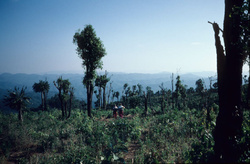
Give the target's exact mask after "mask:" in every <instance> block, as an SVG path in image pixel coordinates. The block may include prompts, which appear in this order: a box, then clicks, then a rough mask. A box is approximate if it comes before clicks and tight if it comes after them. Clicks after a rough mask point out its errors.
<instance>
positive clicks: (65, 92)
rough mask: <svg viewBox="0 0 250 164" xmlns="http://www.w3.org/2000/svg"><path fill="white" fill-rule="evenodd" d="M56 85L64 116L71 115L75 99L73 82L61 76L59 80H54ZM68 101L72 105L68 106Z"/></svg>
mask: <svg viewBox="0 0 250 164" xmlns="http://www.w3.org/2000/svg"><path fill="white" fill-rule="evenodd" d="M54 85H55V87H56V88H57V89H58V91H59V93H58V97H59V100H60V104H61V111H62V117H65V116H66V117H67V118H69V117H70V113H71V104H72V99H73V95H74V93H73V91H74V89H73V87H71V84H70V82H69V80H68V79H66V80H63V79H62V77H61V76H60V77H59V78H58V79H57V81H54ZM68 102H69V103H70V106H69V108H68Z"/></svg>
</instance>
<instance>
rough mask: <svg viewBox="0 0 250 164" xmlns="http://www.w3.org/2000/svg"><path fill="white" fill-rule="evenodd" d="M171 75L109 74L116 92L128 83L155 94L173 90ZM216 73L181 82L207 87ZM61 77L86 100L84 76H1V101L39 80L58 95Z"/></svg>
mask: <svg viewBox="0 0 250 164" xmlns="http://www.w3.org/2000/svg"><path fill="white" fill-rule="evenodd" d="M171 75H172V73H169V72H164V73H157V74H142V73H112V72H111V73H108V76H110V77H111V82H112V87H113V90H114V91H119V92H121V91H122V89H123V85H124V84H125V83H128V84H129V85H130V86H132V85H137V84H138V83H139V84H141V85H142V86H143V88H144V89H145V88H146V87H147V86H149V87H151V88H152V90H153V91H154V92H156V91H158V90H159V85H160V84H161V83H163V84H164V86H165V87H166V88H168V89H170V88H171V78H170V77H171ZM215 75H216V73H215V72H198V73H188V74H181V75H180V77H181V80H182V83H183V84H184V85H187V87H188V88H189V87H195V82H196V81H197V80H198V79H200V78H203V79H204V81H205V83H206V85H209V80H208V77H210V76H214V78H215ZM59 76H62V78H63V79H69V81H70V82H71V84H72V86H73V87H74V88H75V96H76V97H77V98H78V99H86V89H85V87H84V86H83V84H82V80H83V77H84V74H43V75H39V74H10V73H2V74H0V99H1V98H2V97H3V95H4V94H6V92H7V90H8V89H13V88H14V87H15V86H17V87H20V88H21V87H22V86H27V90H26V91H27V92H33V90H32V85H33V84H34V83H36V82H39V80H47V81H48V82H49V84H50V91H49V97H51V96H53V95H54V94H56V93H57V92H58V91H57V89H56V88H55V86H54V84H53V81H56V80H57V78H58V77H59ZM176 76H177V75H176V74H174V81H175V80H176ZM174 83H175V82H174Z"/></svg>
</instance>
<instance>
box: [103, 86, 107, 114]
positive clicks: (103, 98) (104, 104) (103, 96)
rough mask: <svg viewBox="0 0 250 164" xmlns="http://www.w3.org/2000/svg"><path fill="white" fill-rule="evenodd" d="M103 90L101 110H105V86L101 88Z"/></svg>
mask: <svg viewBox="0 0 250 164" xmlns="http://www.w3.org/2000/svg"><path fill="white" fill-rule="evenodd" d="M102 90H103V93H102V94H103V95H102V98H103V109H104V110H106V86H105V87H103V88H102Z"/></svg>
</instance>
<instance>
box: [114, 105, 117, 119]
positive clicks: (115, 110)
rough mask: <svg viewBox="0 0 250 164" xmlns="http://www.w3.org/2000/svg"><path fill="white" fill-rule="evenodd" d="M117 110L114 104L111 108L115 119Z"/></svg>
mask: <svg viewBox="0 0 250 164" xmlns="http://www.w3.org/2000/svg"><path fill="white" fill-rule="evenodd" d="M117 110H118V108H117V106H116V104H115V106H114V108H113V116H114V118H115V119H117Z"/></svg>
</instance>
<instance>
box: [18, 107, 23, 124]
mask: <svg viewBox="0 0 250 164" xmlns="http://www.w3.org/2000/svg"><path fill="white" fill-rule="evenodd" d="M18 108H19V110H18V119H19V121H21V122H23V111H22V108H21V107H20V106H19V107H18Z"/></svg>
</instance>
